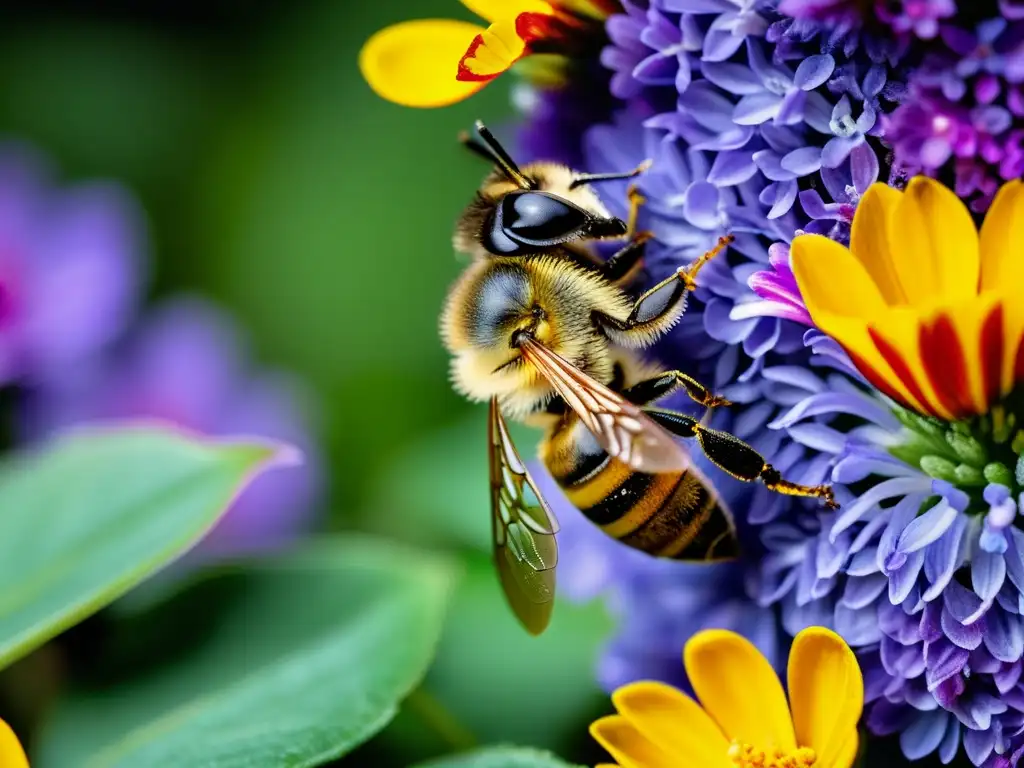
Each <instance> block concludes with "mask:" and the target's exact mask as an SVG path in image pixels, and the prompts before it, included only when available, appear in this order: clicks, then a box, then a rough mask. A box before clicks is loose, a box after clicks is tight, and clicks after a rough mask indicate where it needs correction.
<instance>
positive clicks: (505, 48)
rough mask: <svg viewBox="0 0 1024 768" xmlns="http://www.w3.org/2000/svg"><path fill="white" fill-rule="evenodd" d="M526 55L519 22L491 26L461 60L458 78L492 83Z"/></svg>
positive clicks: (504, 22) (512, 20)
mask: <svg viewBox="0 0 1024 768" xmlns="http://www.w3.org/2000/svg"><path fill="white" fill-rule="evenodd" d="M524 53H526V41H525V40H524V39H523V38H522V37H520V34H519V27H518V23H517V20H516V19H502V20H500V21H496V22H494V23H493V24H491V26H489V27H488V28H487V29H486V30H485V31H484V32H483V33H481V35H480V36H479V37H477V38H476V39H475V40H474V41H473V43H472V44H471V45H470V47H469V50H467V51H466V53H465V55H464V56H462V58H461V59H460V61H459V79H460V80H468V81H480V80H492V79H494V78H495V77H497V76H498V75H500V74H501V73H502V72H505V71H507V70H508V68H509V67H511V66H512V65H513V64H515V63H516V62H517V61H518V60H519V59H520V58H521V57H522V56H523V54H524Z"/></svg>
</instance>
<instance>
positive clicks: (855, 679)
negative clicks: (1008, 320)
mask: <svg viewBox="0 0 1024 768" xmlns="http://www.w3.org/2000/svg"><path fill="white" fill-rule="evenodd" d="M789 698H790V704H791V706H792V708H793V724H794V726H795V727H796V740H797V743H798V744H800V745H801V746H806V747H811V748H812V749H813V750H814V751H815V752H816V753H817V754H818V760H819V761H820V762H821V764H822V765H833V764H834V762H835V760H836V758H837V757H838V756H839V755H840V754H841V753H842V752H843V749H844V748H845V747H846V742H847V741H848V739H849V736H850V733H851V732H854V731H856V729H857V721H858V720H859V719H860V713H861V708H862V707H863V706H864V679H863V677H862V676H861V672H860V667H859V666H858V664H857V657H856V656H854V655H853V651H851V650H850V647H849V646H848V645H847V644H846V643H845V642H844V641H843V639H842V638H841V637H839V635H837V634H836V633H835V632H832V631H831V630H829V629H825V628H824V627H810V628H809V629H805V630H804V631H803V632H801V633H800V634H799V635H797V636H796V639H795V640H794V641H793V648H792V650H791V651H790V654H789Z"/></svg>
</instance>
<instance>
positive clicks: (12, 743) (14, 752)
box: [0, 720, 28, 768]
mask: <svg viewBox="0 0 1024 768" xmlns="http://www.w3.org/2000/svg"><path fill="white" fill-rule="evenodd" d="M0 768H28V758H27V757H25V750H23V749H22V748H21V742H19V741H18V737H17V736H15V735H14V731H12V730H11V726H9V725H8V724H7V723H5V722H4V721H3V720H0Z"/></svg>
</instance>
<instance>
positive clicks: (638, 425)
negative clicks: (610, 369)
mask: <svg viewBox="0 0 1024 768" xmlns="http://www.w3.org/2000/svg"><path fill="white" fill-rule="evenodd" d="M519 346H520V349H522V351H523V355H524V356H525V357H526V359H527V360H528V361H529V362H530V363H532V364H533V365H534V366H535V367H536V368H537V370H539V371H540V372H541V373H542V374H543V375H544V377H545V378H546V379H547V380H548V381H549V382H550V383H551V386H553V387H554V388H555V391H557V392H558V394H559V395H560V396H561V397H562V399H563V400H564V401H565V402H566V403H567V404H568V406H569V407H570V408H572V409H573V411H575V412H576V415H577V416H579V418H580V421H582V422H583V424H584V426H586V427H587V429H589V430H590V431H591V432H592V433H593V434H594V437H596V438H597V441H598V443H600V445H601V447H602V448H604V449H605V451H607V452H608V454H609V455H610V456H614V457H615V458H616V459H618V460H619V461H622V462H624V463H626V464H628V465H630V466H631V467H633V469H636V470H638V471H641V472H680V471H682V470H684V469H687V468H688V467H689V466H690V461H689V458H688V457H687V455H686V452H685V451H684V450H683V449H682V447H681V446H680V445H679V443H677V442H676V441H675V439H673V437H672V436H671V435H670V434H669V433H668V432H667V431H666V430H665V429H664V428H663V427H660V426H658V425H657V424H655V423H654V421H653V420H652V419H651V418H650V417H649V416H647V415H645V414H644V412H643V411H641V410H640V408H639V407H638V406H636V405H634V404H633V403H631V402H629V401H628V400H626V399H625V398H624V397H622V396H621V395H618V394H616V393H615V392H612V391H611V390H610V389H608V387H606V386H604V385H603V384H601V383H599V382H597V381H594V379H592V378H590V377H589V376H588V375H587V374H585V373H584V372H583V371H581V370H580V369H579V368H577V367H576V366H574V365H573V364H572V363H570V362H569V361H567V360H565V359H564V358H562V357H560V356H559V355H557V354H555V353H554V352H552V351H551V350H550V349H548V348H547V347H545V346H544V345H543V344H541V343H540V342H538V341H536V340H534V339H531V338H529V337H526V338H524V339H522V340H521V341H520V345H519Z"/></svg>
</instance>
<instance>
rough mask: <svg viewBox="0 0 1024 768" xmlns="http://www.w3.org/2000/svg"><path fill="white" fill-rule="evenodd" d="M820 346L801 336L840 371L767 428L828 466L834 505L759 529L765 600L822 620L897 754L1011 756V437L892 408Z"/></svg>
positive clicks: (1022, 549)
mask: <svg viewBox="0 0 1024 768" xmlns="http://www.w3.org/2000/svg"><path fill="white" fill-rule="evenodd" d="M822 338H823V337H821V336H820V334H818V332H816V331H815V332H811V334H810V335H809V337H808V340H809V342H810V343H811V344H812V345H813V346H814V347H815V350H816V352H817V353H818V355H819V357H824V356H825V355H827V356H828V358H830V360H831V363H832V367H835V368H837V370H840V371H842V372H843V373H844V374H845V375H844V376H839V375H833V376H832V377H831V378H830V380H829V385H828V387H827V389H825V390H824V391H821V392H815V393H813V394H810V395H809V396H808V397H806V398H804V399H802V400H800V401H798V402H796V403H795V404H794V405H793V407H792V408H791V409H790V411H789V412H788V413H786V414H784V415H783V416H781V417H780V418H778V419H776V420H775V421H774V422H773V423H772V424H771V426H772V427H773V428H776V429H783V430H785V431H786V432H787V433H788V434H789V436H790V437H791V438H792V439H794V440H797V441H799V442H802V443H804V444H806V445H808V446H811V447H814V448H815V449H816V450H817V451H819V452H820V453H821V454H823V455H831V456H832V461H831V466H832V471H831V475H832V480H833V482H834V483H836V493H837V496H838V498H839V500H840V503H841V504H842V508H841V510H840V512H839V513H838V515H835V516H831V515H830V516H823V515H821V514H820V513H815V514H803V515H798V516H796V517H792V516H791V517H788V518H786V519H784V520H779V521H777V522H772V523H770V524H768V525H766V526H765V527H764V529H763V531H762V533H761V538H762V541H763V542H764V543H765V545H766V547H767V548H768V552H769V553H768V555H767V556H766V557H765V559H764V561H763V566H762V579H761V590H760V593H759V594H760V601H761V603H762V604H763V605H766V606H767V605H773V604H778V605H780V606H781V608H782V612H783V622H784V625H785V627H786V630H787V632H790V633H795V632H797V631H799V630H800V629H801V628H802V627H803V626H806V625H807V624H809V623H823V624H825V625H826V626H831V627H833V628H834V629H835V630H836V631H837V632H839V633H840V634H842V635H843V636H844V637H845V638H846V640H847V641H848V642H849V643H850V644H851V646H853V647H854V648H855V649H859V651H858V653H859V655H860V657H861V660H862V665H863V667H864V671H865V685H866V701H867V703H868V708H867V710H866V712H867V715H866V717H867V723H868V726H869V728H871V729H872V730H873V731H874V732H875V733H880V734H885V733H894V732H900V733H901V744H902V746H903V750H904V753H905V754H906V755H907V757H908V758H911V759H918V758H920V757H923V756H925V755H927V754H930V753H931V752H935V751H937V752H938V753H939V755H940V757H941V758H942V760H943V762H948V761H949V760H950V759H952V757H953V755H955V754H956V753H957V751H958V749H959V745H960V743H961V742H962V743H963V745H964V749H965V751H966V753H967V756H968V757H969V758H970V759H971V761H972V762H973V763H974V764H975V765H979V766H980V765H994V764H997V763H994V762H990V761H993V760H1004V759H1005V760H1009V758H1010V757H1011V752H1013V751H1014V750H1016V749H1018V748H1019V747H1020V746H1021V745H1022V742H1021V738H1019V737H1020V736H1021V734H1022V733H1024V732H1022V730H1021V729H1022V727H1024V686H1021V685H1020V677H1021V664H1022V657H1024V617H1022V612H1024V533H1022V531H1021V530H1020V529H1019V528H1017V527H1015V526H1014V524H1013V523H1014V521H1015V520H1016V514H1017V501H1016V497H1015V496H1014V495H1013V492H1012V490H1011V488H1016V479H1015V467H1016V466H1018V463H1017V462H1018V460H1017V458H1016V456H1015V455H1014V452H1015V451H1016V448H1012V447H1011V446H1010V445H1009V442H1008V441H1009V439H1010V437H1011V435H1010V434H1009V433H1010V431H1011V430H1008V429H1006V428H1004V427H999V426H995V427H993V425H992V424H991V423H987V422H984V421H983V422H981V423H979V424H977V425H974V426H973V427H970V426H968V425H964V424H961V425H944V424H942V423H940V422H937V421H934V420H932V419H927V418H924V417H921V416H917V415H915V414H910V413H908V412H904V411H902V410H899V409H896V410H895V411H894V410H891V408H892V406H890V405H889V404H886V403H883V402H882V401H881V400H879V399H877V398H876V396H874V395H871V394H868V392H866V391H865V390H864V389H862V387H861V386H860V384H862V383H863V381H862V380H859V377H857V376H855V375H853V374H852V368H851V366H849V363H848V361H847V360H845V359H844V358H845V355H843V354H842V351H841V350H839V349H838V347H837V346H836V345H835V342H831V341H829V342H827V343H826V342H823V341H822ZM858 380H859V383H855V382H858ZM986 424H987V426H986ZM1014 445H1016V443H1015V444H1014ZM1000 456H1001V457H1004V458H1003V459H998V458H996V457H1000ZM1008 456H1013V458H1012V460H1008V459H1007V458H1005V457H1008ZM853 488H856V489H857V491H856V492H854V491H853V490H852V489H853ZM1018 495H1019V491H1018ZM1004 764H1009V763H1004Z"/></svg>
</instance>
